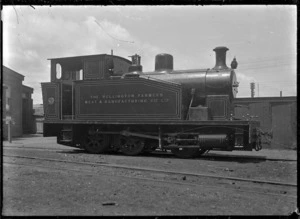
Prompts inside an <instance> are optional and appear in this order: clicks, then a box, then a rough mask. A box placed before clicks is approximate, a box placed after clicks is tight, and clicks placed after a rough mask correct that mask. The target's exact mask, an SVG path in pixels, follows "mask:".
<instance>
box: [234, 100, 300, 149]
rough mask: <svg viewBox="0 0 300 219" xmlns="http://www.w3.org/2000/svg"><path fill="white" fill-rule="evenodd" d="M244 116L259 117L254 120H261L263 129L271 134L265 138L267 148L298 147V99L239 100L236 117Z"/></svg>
mask: <svg viewBox="0 0 300 219" xmlns="http://www.w3.org/2000/svg"><path fill="white" fill-rule="evenodd" d="M247 114H248V115H247ZM243 116H244V118H247V117H249V116H257V118H254V119H257V120H259V121H260V122H261V129H262V130H263V131H264V132H267V133H268V134H269V135H266V138H264V144H263V146H264V147H265V148H276V149H279V148H281V149H294V148H296V147H297V97H294V96H289V97H255V98H237V99H235V117H236V118H243ZM271 136H272V137H271ZM267 142H269V144H268V143H267Z"/></svg>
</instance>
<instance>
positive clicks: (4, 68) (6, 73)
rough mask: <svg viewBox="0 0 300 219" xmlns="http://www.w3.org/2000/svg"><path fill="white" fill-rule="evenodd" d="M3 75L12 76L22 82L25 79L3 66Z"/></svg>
mask: <svg viewBox="0 0 300 219" xmlns="http://www.w3.org/2000/svg"><path fill="white" fill-rule="evenodd" d="M4 75H7V76H8V75H12V76H15V77H18V78H19V79H20V80H22V81H23V80H24V77H25V76H24V75H21V74H20V73H18V72H16V71H14V70H12V69H10V68H8V67H6V66H4V65H3V76H4Z"/></svg>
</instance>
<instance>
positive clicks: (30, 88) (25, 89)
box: [22, 85, 33, 93]
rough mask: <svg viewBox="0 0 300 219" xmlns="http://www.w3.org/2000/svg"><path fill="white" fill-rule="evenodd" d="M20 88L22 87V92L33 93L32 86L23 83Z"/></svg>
mask: <svg viewBox="0 0 300 219" xmlns="http://www.w3.org/2000/svg"><path fill="white" fill-rule="evenodd" d="M22 89H23V92H29V93H33V88H32V87H28V86H26V85H23V86H22Z"/></svg>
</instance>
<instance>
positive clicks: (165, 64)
mask: <svg viewBox="0 0 300 219" xmlns="http://www.w3.org/2000/svg"><path fill="white" fill-rule="evenodd" d="M172 70H173V56H172V55H170V54H165V53H162V54H158V55H156V57H155V71H172Z"/></svg>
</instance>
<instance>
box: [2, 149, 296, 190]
mask: <svg viewBox="0 0 300 219" xmlns="http://www.w3.org/2000/svg"><path fill="white" fill-rule="evenodd" d="M3 157H11V158H21V159H29V160H40V161H48V162H58V163H68V164H78V165H88V166H102V167H110V168H118V169H126V170H134V171H144V172H152V173H161V174H177V175H182V176H191V177H199V178H214V179H223V180H231V181H235V182H248V183H259V184H266V185H277V186H285V187H293V188H296V187H297V184H294V183H288V182H278V181H267V180H258V179H247V178H239V177H228V176H220V175H210V174H200V173H192V172H179V171H177V172H175V171H167V170H158V169H153V168H145V167H133V166H128V165H119V164H109V163H105V162H78V161H69V160H61V159H52V158H41V157H29V156H18V155H3Z"/></svg>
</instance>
